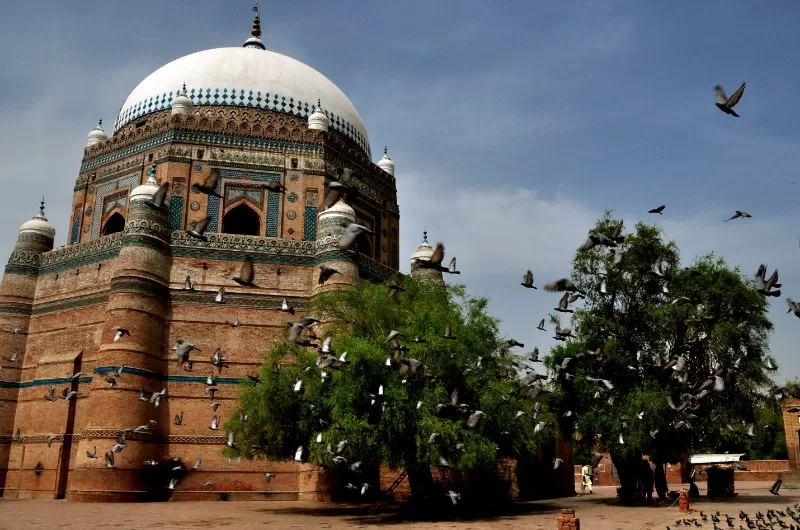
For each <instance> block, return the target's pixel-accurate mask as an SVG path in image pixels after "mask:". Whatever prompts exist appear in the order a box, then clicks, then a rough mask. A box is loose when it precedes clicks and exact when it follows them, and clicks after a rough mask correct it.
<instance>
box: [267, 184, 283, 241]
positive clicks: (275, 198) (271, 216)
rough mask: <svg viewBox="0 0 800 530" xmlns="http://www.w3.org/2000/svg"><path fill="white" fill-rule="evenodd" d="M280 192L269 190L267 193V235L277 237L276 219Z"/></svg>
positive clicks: (278, 214) (278, 217)
mask: <svg viewBox="0 0 800 530" xmlns="http://www.w3.org/2000/svg"><path fill="white" fill-rule="evenodd" d="M280 209H281V197H280V193H274V192H271V191H270V192H269V194H268V195H267V233H266V236H267V237H278V220H279V219H280Z"/></svg>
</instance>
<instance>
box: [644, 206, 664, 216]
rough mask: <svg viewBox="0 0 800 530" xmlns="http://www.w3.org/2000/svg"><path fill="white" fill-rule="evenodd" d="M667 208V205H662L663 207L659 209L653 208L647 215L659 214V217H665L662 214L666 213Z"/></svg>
mask: <svg viewBox="0 0 800 530" xmlns="http://www.w3.org/2000/svg"><path fill="white" fill-rule="evenodd" d="M666 207H667V206H666V205H664V204H662V205H661V206H659V207H658V208H653V209H652V210H647V213H657V214H659V215H664V214H663V213H661V212H663V211H664V208H666Z"/></svg>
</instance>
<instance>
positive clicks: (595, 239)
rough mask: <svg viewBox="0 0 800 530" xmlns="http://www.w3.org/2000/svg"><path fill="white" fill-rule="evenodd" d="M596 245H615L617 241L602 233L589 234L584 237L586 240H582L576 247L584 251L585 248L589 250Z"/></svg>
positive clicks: (579, 250)
mask: <svg viewBox="0 0 800 530" xmlns="http://www.w3.org/2000/svg"><path fill="white" fill-rule="evenodd" d="M598 246H605V247H616V246H617V242H616V241H614V240H613V239H611V238H610V237H608V236H605V235H603V234H594V233H592V234H589V237H587V238H586V241H584V242H583V244H582V245H581V246H579V247H578V252H584V251H586V250H591V249H593V248H594V247H598Z"/></svg>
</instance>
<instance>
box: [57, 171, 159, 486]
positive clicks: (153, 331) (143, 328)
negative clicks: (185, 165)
mask: <svg viewBox="0 0 800 530" xmlns="http://www.w3.org/2000/svg"><path fill="white" fill-rule="evenodd" d="M157 189H158V184H157V180H156V167H155V166H153V167H151V168H150V169H149V170H148V182H147V183H145V184H142V185H141V186H139V187H137V188H136V189H134V190H133V192H131V195H130V197H131V199H130V205H129V207H128V219H127V221H126V223H125V231H124V233H123V237H122V248H121V249H120V253H119V257H118V258H117V259H118V263H119V267H118V268H117V270H116V271H114V274H113V276H112V277H111V289H110V293H109V297H108V302H107V304H106V310H105V317H104V322H103V328H102V333H103V334H102V338H101V340H100V347H99V351H98V353H97V363H96V365H95V368H94V374H93V379H92V384H91V393H90V395H89V399H88V403H87V407H86V424H85V428H84V430H83V432H81V437H80V443H79V447H78V451H77V452H76V455H77V456H76V460H75V467H76V472H75V474H74V478H73V479H71V480H70V488H69V490H68V492H67V498H68V499H69V498H71V499H74V500H106V501H126V500H146V499H152V498H153V495H155V494H157V489H158V488H159V487H160V488H163V485H160V484H158V481H157V480H156V479H155V474H154V472H153V471H152V470H148V469H146V468H143V467H142V466H141V462H143V461H145V460H149V459H153V458H158V457H159V456H160V455H159V454H157V451H158V449H157V444H154V443H148V442H150V439H151V437H152V436H153V435H152V434H148V433H136V434H134V435H133V436H128V445H127V447H126V449H125V453H124V456H122V455H117V457H118V458H117V461H116V463H115V467H114V468H107V467H106V465H105V462H104V459H103V455H101V454H98V456H99V458H97V459H89V458H87V457H86V451H87V450H90V449H92V448H93V447H94V446H97V447H98V451H99V450H100V448H101V447H109V442H111V443H112V444H113V438H114V437H116V436H118V435H119V433H120V432H122V429H125V428H130V427H131V425H147V424H148V422H149V421H150V420H157V421H158V422H159V424H160V425H169V423H170V422H169V419H168V418H165V414H167V412H166V411H168V409H169V407H168V406H165V405H164V404H162V405H161V406H160V407H159V408H155V407H154V406H153V404H151V403H145V402H143V401H139V400H136V399H131V397H132V396H135V395H136V393H138V391H139V389H140V388H147V389H150V390H151V391H160V390H161V389H163V388H165V387H166V383H165V379H166V377H165V376H166V370H167V367H166V363H165V362H164V351H166V349H167V317H168V311H169V278H170V269H171V267H172V255H171V249H170V230H169V228H168V211H167V208H166V207H160V208H159V207H154V206H153V205H151V204H150V200H151V199H152V197H153V194H154V193H155V191H156V190H157ZM113 326H121V327H124V328H125V329H127V330H128V331H130V336H126V337H123V338H122V339H121V340H119V341H116V342H115V341H114V336H115V332H114V331H111V328H112V327H113ZM119 366H124V367H125V368H124V376H123V377H118V378H116V385H115V386H114V387H110V386H109V383H108V382H107V381H106V378H107V377H109V376H111V375H112V374H111V372H112V370H113V369H114V367H119ZM165 399H169V396H166V397H165ZM109 411H114V413H113V414H109ZM120 457H121V458H120Z"/></svg>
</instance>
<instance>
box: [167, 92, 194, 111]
mask: <svg viewBox="0 0 800 530" xmlns="http://www.w3.org/2000/svg"><path fill="white" fill-rule="evenodd" d="M193 109H194V105H192V100H191V99H189V97H188V96H187V95H186V84H184V85H183V90H181V93H180V94H178V97H176V98H175V99H173V100H172V115H173V116H174V115H176V114H191V113H192V110H193Z"/></svg>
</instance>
